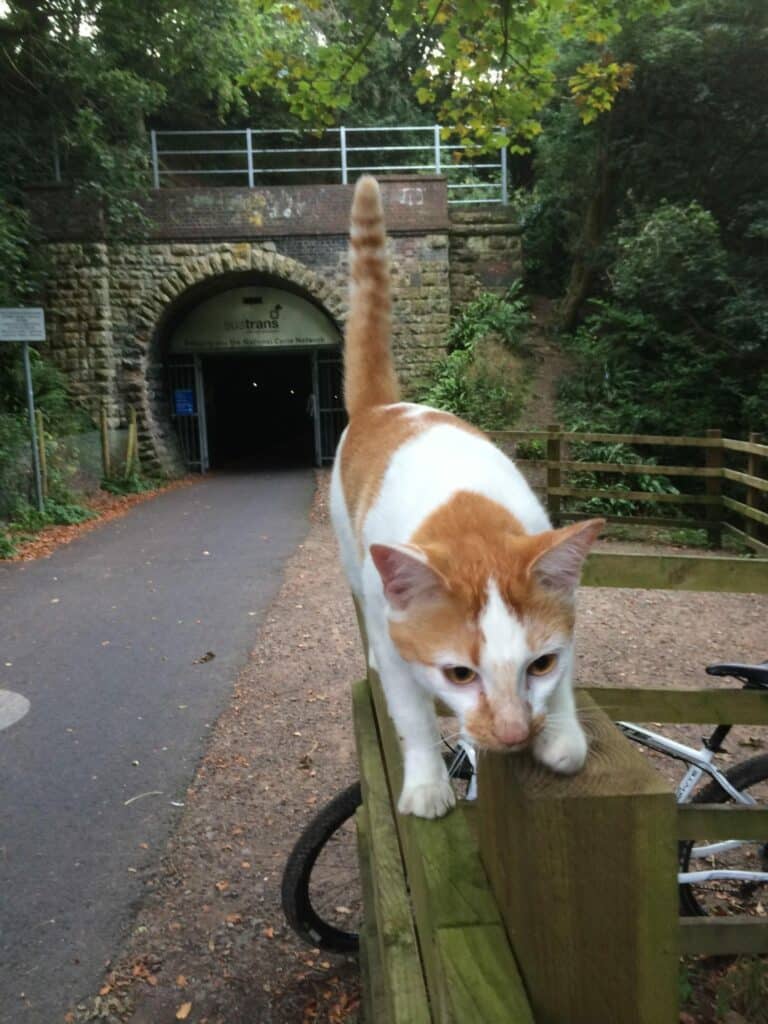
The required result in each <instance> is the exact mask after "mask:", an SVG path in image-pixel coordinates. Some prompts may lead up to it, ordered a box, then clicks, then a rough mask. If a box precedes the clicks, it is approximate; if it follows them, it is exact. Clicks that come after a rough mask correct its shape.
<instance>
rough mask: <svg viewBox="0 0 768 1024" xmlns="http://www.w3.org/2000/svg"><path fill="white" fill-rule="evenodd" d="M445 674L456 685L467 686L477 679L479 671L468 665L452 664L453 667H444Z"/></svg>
mask: <svg viewBox="0 0 768 1024" xmlns="http://www.w3.org/2000/svg"><path fill="white" fill-rule="evenodd" d="M443 675H444V676H445V678H446V679H447V680H448V682H449V683H454V684H455V685H456V686H466V685H467V684H468V683H473V682H474V681H475V680H476V679H477V672H475V670H474V669H473V668H469V666H467V665H452V666H451V668H444V669H443Z"/></svg>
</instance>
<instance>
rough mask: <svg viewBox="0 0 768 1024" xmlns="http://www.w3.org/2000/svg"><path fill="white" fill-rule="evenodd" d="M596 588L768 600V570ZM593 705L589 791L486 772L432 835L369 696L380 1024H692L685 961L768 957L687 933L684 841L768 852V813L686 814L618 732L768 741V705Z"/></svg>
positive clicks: (363, 741) (611, 569) (710, 697)
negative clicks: (714, 731)
mask: <svg viewBox="0 0 768 1024" xmlns="http://www.w3.org/2000/svg"><path fill="white" fill-rule="evenodd" d="M750 475H751V474H750ZM694 563H695V564H694ZM714 563H717V565H716V566H715V565H714ZM585 576H586V582H587V583H592V584H596V585H600V586H652V587H662V588H667V589H679V590H686V589H694V590H699V589H709V590H731V589H734V590H740V591H743V592H755V593H762V594H766V593H768V561H766V560H757V559H754V560H746V559H732V558H696V557H691V556H688V557H685V556H683V557H677V558H657V557H653V556H651V557H648V556H644V555H633V556H615V555H601V554H597V555H593V556H591V558H590V559H589V561H588V564H587V568H586V572H585ZM672 682H674V680H672ZM578 699H579V701H580V702H581V703H582V704H586V705H588V706H589V708H590V710H589V713H588V715H587V716H586V722H587V723H588V729H589V731H590V733H591V753H590V757H589V759H588V762H587V767H586V768H585V770H584V771H583V772H582V773H581V774H580V775H578V776H575V777H573V778H563V777H561V776H555V775H553V774H551V773H550V772H548V771H546V769H544V768H542V767H540V766H539V765H537V764H536V763H535V762H533V760H532V759H531V758H530V757H529V756H528V755H525V754H524V755H519V756H510V757H500V756H495V755H491V754H488V755H483V756H481V759H480V765H479V799H478V801H477V804H474V805H473V804H466V803H465V804H460V805H459V807H457V808H456V810H454V811H453V812H451V813H450V814H449V815H447V816H446V817H445V818H442V819H440V820H438V821H424V820H421V819H416V818H412V817H402V816H400V815H399V814H398V813H397V812H396V811H395V809H394V808H395V804H396V800H397V795H398V792H399V788H400V784H401V780H402V763H401V758H400V752H399V746H398V742H397V738H396V735H395V731H394V727H393V725H392V722H391V720H390V718H389V715H388V713H387V709H386V706H385V703H384V699H383V695H382V693H381V690H380V686H379V682H378V679H377V677H376V674H375V673H374V672H371V673H370V674H369V679H367V680H364V681H363V682H361V683H359V684H358V685H357V687H356V688H355V695H354V710H355V725H356V735H357V743H358V755H359V759H360V768H361V777H362V782H363V796H364V803H363V807H362V808H361V810H360V812H359V819H358V834H359V846H360V862H361V873H362V877H363V895H364V905H365V927H364V931H363V935H362V941H361V963H362V970H363V979H364V1005H365V1012H366V1018H365V1019H366V1020H367V1021H368V1022H369V1024H372V1022H375V1024H378V1022H380V1021H381V1022H386V1024H400V1022H406V1021H407V1022H424V1024H426V1022H434V1024H437V1022H440V1024H450V1022H459V1021H461V1022H462V1024H467V1022H472V1024H496V1022H499V1024H501V1022H504V1024H616V1022H617V1021H621V1022H622V1024H676V1022H677V1020H678V1006H677V999H678V995H677V991H678V988H677V975H678V964H679V957H680V955H681V954H682V953H717V954H723V953H745V952H749V953H756V952H768V923H766V922H765V919H753V918H741V917H714V918H694V919H685V918H683V919H680V918H678V900H677V891H676V873H677V844H678V841H679V840H681V839H691V838H701V837H702V836H706V837H707V838H708V839H719V838H731V837H734V836H738V837H742V838H744V839H748V838H754V837H757V838H762V837H764V836H766V835H768V809H766V808H762V807H761V808H741V807H738V808H737V807H734V806H731V805H712V806H709V805H702V804H698V805H695V806H693V807H690V806H687V807H678V806H677V805H676V803H675V799H674V795H673V793H672V790H671V787H670V786H669V784H668V783H667V782H666V781H665V780H664V779H663V778H662V777H661V776H660V775H659V774H658V773H657V772H656V770H655V769H654V768H653V767H652V765H651V763H650V762H649V761H648V760H647V759H646V758H645V757H644V756H643V755H642V753H641V752H640V750H639V748H637V747H636V746H635V745H633V744H632V743H630V741H629V740H627V739H626V738H625V737H624V736H623V735H622V734H621V733H620V732H619V731H618V730H617V729H616V728H615V727H614V726H613V724H612V720H616V719H629V720H635V721H639V722H642V721H653V722H693V723H698V722H701V723H718V722H727V723H734V724H739V723H742V724H750V725H768V695H766V694H764V693H758V692H744V691H740V690H727V689H725V688H723V689H705V690H704V689H703V690H700V691H698V690H697V691H691V690H675V689H669V688H667V687H665V688H663V689H660V688H655V689H617V688H612V687H611V688H608V687H594V688H589V689H587V690H583V691H581V692H580V693H579V698H578Z"/></svg>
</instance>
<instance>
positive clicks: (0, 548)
mask: <svg viewBox="0 0 768 1024" xmlns="http://www.w3.org/2000/svg"><path fill="white" fill-rule="evenodd" d="M94 518H95V513H94V512H92V511H91V510H90V509H88V508H85V507H84V506H83V505H78V504H76V503H75V502H72V501H70V500H68V499H66V498H46V499H45V501H44V502H43V511H42V512H40V511H39V510H38V509H37V508H35V507H34V506H32V505H29V504H28V503H27V502H25V501H17V503H16V505H15V506H14V508H13V510H12V512H11V515H10V518H9V521H8V522H7V523H6V524H5V526H0V559H2V558H13V556H14V555H15V554H16V552H17V547H18V543H19V541H22V540H25V539H27V538H28V537H29V536H30V534H34V533H37V532H38V531H39V530H43V529H45V527H46V526H72V525H75V524H77V523H84V522H86V521H87V520H89V519H94Z"/></svg>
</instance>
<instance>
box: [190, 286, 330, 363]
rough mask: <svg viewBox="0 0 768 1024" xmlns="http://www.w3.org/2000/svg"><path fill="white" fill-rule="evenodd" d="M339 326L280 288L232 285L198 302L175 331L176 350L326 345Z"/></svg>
mask: <svg viewBox="0 0 768 1024" xmlns="http://www.w3.org/2000/svg"><path fill="white" fill-rule="evenodd" d="M340 340H341V339H340V336H339V332H338V330H337V328H336V327H335V326H334V324H333V323H332V322H331V320H330V319H329V318H328V317H327V316H326V315H325V313H323V312H322V310H320V309H318V308H317V306H314V305H313V304H312V303H311V302H308V301H307V300H306V299H303V298H301V296H299V295H294V294H293V293H292V292H285V291H282V290H281V289H279V288H258V287H247V288H232V289H230V290H229V291H226V292H219V293H218V294H217V295H214V296H213V297H212V298H210V299H206V300H205V301H204V302H201V303H200V305H199V306H195V308H194V309H193V310H191V311H190V312H189V313H188V314H187V316H186V317H185V318H184V320H183V321H182V322H181V324H179V326H178V327H177V328H176V330H175V331H174V332H173V334H172V335H171V352H172V353H175V354H181V353H195V352H197V353H206V352H207V353H217V352H222V353H223V352H244V351H249V350H253V349H265V348H273V349H280V348H292V349H296V348H307V349H309V348H323V347H330V346H337V345H339V343H340Z"/></svg>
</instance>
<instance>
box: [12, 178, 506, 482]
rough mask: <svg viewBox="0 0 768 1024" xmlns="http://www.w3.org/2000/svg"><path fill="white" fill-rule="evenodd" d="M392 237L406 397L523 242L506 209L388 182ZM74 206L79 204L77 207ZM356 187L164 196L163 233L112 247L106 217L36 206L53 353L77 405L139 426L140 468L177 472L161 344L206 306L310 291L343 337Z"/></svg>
mask: <svg viewBox="0 0 768 1024" xmlns="http://www.w3.org/2000/svg"><path fill="white" fill-rule="evenodd" d="M382 191H383V196H384V204H385V213H386V217H387V227H388V231H389V235H390V250H391V268H392V292H393V348H394V354H395V360H396V364H397V368H398V372H399V374H400V376H401V379H402V380H403V381H404V383H405V384H406V386H407V385H408V383H410V382H413V381H414V380H417V379H418V378H420V377H421V376H423V375H424V373H425V371H426V369H427V368H428V366H429V365H430V363H431V362H432V361H433V360H434V359H435V358H437V357H438V356H439V355H440V354H441V353H442V351H443V346H444V343H445V337H446V334H447V331H448V327H449V318H450V312H451V309H455V308H456V307H457V306H460V305H461V304H463V303H464V302H465V301H467V299H469V298H471V297H473V296H474V295H475V294H477V292H478V291H480V290H482V289H491V290H503V289H504V288H506V287H507V286H508V285H509V283H510V281H511V280H513V279H514V277H515V276H517V275H519V272H520V270H519V267H520V240H519V235H518V232H517V229H516V228H515V226H514V225H513V224H512V222H511V220H510V217H509V215H508V213H507V211H506V210H505V209H504V208H501V207H495V208H485V209H483V210H477V209H476V208H475V209H465V210H462V211H459V212H452V215H451V218H450V223H449V218H448V212H447V211H448V207H447V202H446V189H445V181H444V180H443V179H441V178H422V177H419V178H414V177H393V178H391V179H385V180H384V181H383V182H382ZM70 198H71V197H70ZM350 200H351V189H350V188H349V187H347V186H318V187H317V188H309V187H298V188H296V189H279V188H275V189H252V190H249V189H183V190H168V191H165V192H157V193H154V194H153V196H152V198H151V200H150V202H149V205H148V208H147V212H148V213H150V214H151V216H152V218H153V227H152V228H151V230H150V231H149V232H148V234H147V235H146V236H145V237H144V238H143V239H142V240H141V241H137V242H134V243H131V244H126V243H120V244H118V243H116V242H106V241H105V240H104V232H103V227H102V222H103V218H102V216H101V213H100V211H99V210H95V209H93V208H91V207H88V206H87V205H86V206H84V205H83V203H82V200H80V201H78V202H76V203H71V202H68V201H67V197H66V195H65V194H64V193H63V192H62V191H61V190H60V189H37V190H34V191H33V192H31V193H30V208H31V211H32V214H33V216H34V218H35V220H36V221H37V223H38V225H39V226H40V228H41V230H42V231H43V233H44V234H45V235H46V237H47V238H48V243H47V249H48V257H49V265H50V267H51V268H52V269H51V274H50V275H49V287H48V292H47V295H46V296H45V298H44V302H45V306H46V312H47V319H48V327H49V339H50V340H49V343H48V347H49V351H50V353H51V355H52V356H53V357H54V359H55V361H56V362H57V363H58V364H59V365H60V366H61V367H62V369H64V370H65V371H66V373H67V375H68V377H69V379H70V382H71V389H72V393H73V394H74V395H76V396H77V397H78V399H79V400H80V401H81V402H82V403H83V404H84V405H85V406H86V407H87V408H88V409H89V410H90V411H91V412H92V413H93V414H94V415H96V414H97V412H98V410H99V408H100V407H101V405H102V403H103V404H105V406H106V409H107V413H108V418H109V423H110V425H111V426H112V427H119V426H121V425H123V424H124V423H125V420H126V417H127V409H128V407H129V406H131V405H132V406H135V407H136V408H137V410H138V413H139V427H140V450H141V455H142V459H143V460H144V461H145V462H146V463H147V464H148V465H151V466H153V467H156V468H163V469H170V468H172V467H173V465H174V459H175V452H176V445H175V440H174V438H173V436H172V433H171V427H170V417H169V410H168V408H167V404H166V403H167V399H166V388H165V373H164V359H165V348H164V343H165V340H166V338H167V335H168V331H169V328H170V327H171V326H172V325H173V324H174V322H175V321H176V320H177V319H178V318H179V317H180V316H181V315H183V314H184V313H185V312H186V311H187V310H189V309H190V308H191V307H193V306H194V305H195V304H196V302H198V301H200V299H201V298H202V297H206V296H207V295H209V294H211V293H212V292H213V291H215V290H220V289H223V288H227V287H235V286H237V285H242V284H244V283H249V282H269V283H270V284H272V285H274V286H277V287H280V286H283V287H287V288H289V290H290V289H292V290H296V291H299V292H300V293H301V294H302V295H304V296H305V297H307V298H309V299H310V300H312V301H314V302H315V303H316V304H318V305H320V306H321V307H322V308H323V309H324V310H325V311H326V312H327V313H328V314H329V316H330V317H331V318H332V319H333V320H334V321H335V322H336V324H337V325H338V326H339V328H340V329H341V328H342V327H343V323H344V320H345V317H346V312H347V276H348V275H347V245H348V242H347V221H348V217H349V205H350Z"/></svg>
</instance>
